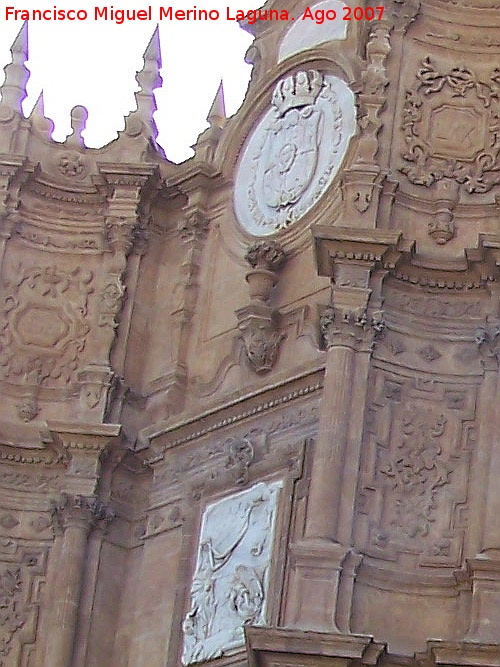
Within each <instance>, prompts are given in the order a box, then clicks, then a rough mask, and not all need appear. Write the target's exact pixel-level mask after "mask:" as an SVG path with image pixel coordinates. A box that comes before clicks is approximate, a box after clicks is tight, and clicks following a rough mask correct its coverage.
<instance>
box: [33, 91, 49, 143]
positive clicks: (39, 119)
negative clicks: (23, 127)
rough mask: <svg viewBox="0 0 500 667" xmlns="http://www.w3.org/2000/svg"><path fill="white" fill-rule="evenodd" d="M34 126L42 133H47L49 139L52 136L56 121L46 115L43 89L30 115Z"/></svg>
mask: <svg viewBox="0 0 500 667" xmlns="http://www.w3.org/2000/svg"><path fill="white" fill-rule="evenodd" d="M29 118H30V120H31V124H32V126H33V127H34V128H35V129H36V130H38V131H39V132H40V134H42V135H45V137H46V138H47V139H50V138H51V137H52V132H53V131H54V123H53V121H52V120H51V119H50V118H47V117H46V116H45V104H44V98H43V90H42V91H41V93H40V95H39V96H38V99H37V101H36V103H35V106H34V107H33V109H32V111H31V113H30V116H29Z"/></svg>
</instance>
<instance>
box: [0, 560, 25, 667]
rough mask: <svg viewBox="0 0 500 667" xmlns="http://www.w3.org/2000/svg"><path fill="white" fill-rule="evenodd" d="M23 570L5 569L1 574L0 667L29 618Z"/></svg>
mask: <svg viewBox="0 0 500 667" xmlns="http://www.w3.org/2000/svg"><path fill="white" fill-rule="evenodd" d="M23 598H24V595H23V581H22V576H21V570H20V568H18V569H5V570H3V572H0V667H3V666H4V665H6V662H5V659H6V656H7V655H8V654H9V652H10V650H11V648H12V639H13V637H14V635H15V634H16V632H17V631H18V630H19V629H20V628H22V627H23V625H24V624H25V623H26V621H27V618H28V609H27V607H26V604H25V602H24V599H23Z"/></svg>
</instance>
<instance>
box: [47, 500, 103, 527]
mask: <svg viewBox="0 0 500 667" xmlns="http://www.w3.org/2000/svg"><path fill="white" fill-rule="evenodd" d="M52 513H53V520H54V526H55V528H56V532H58V533H59V534H62V533H64V532H65V531H66V529H67V528H80V529H82V530H84V531H86V532H89V531H90V530H91V528H92V527H93V526H95V525H96V524H102V525H104V526H106V525H108V524H109V523H110V522H111V521H112V520H113V518H114V517H115V514H114V512H113V510H112V509H111V508H110V507H109V506H108V505H106V504H105V503H103V502H102V500H101V499H100V498H98V497H97V496H82V495H73V494H68V493H63V494H62V495H61V497H60V498H59V499H58V500H56V501H54V502H53V506H52Z"/></svg>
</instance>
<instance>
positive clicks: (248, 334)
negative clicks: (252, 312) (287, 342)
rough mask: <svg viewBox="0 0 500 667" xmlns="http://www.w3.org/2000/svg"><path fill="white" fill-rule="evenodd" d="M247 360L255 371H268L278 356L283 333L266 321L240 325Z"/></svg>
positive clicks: (283, 336)
mask: <svg viewBox="0 0 500 667" xmlns="http://www.w3.org/2000/svg"><path fill="white" fill-rule="evenodd" d="M241 337H242V340H243V343H244V345H245V351H246V355H247V359H248V362H249V364H250V367H251V368H252V370H254V371H255V372H256V373H268V372H269V371H270V370H272V368H273V366H274V364H275V363H276V360H277V358H278V354H279V349H280V345H281V342H282V340H283V339H284V338H285V335H284V334H282V333H280V332H279V331H276V329H275V328H274V327H273V325H272V324H271V325H268V324H267V323H266V322H255V323H254V324H251V325H250V326H246V327H244V328H243V327H242V334H241Z"/></svg>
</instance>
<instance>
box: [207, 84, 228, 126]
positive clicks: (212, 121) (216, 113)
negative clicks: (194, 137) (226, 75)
mask: <svg viewBox="0 0 500 667" xmlns="http://www.w3.org/2000/svg"><path fill="white" fill-rule="evenodd" d="M226 120H227V116H226V105H225V102H224V84H223V82H222V79H221V81H220V83H219V87H218V88H217V93H216V94H215V97H214V101H213V102H212V106H211V107H210V111H209V112H208V116H207V121H208V123H209V125H210V127H218V128H220V129H222V128H223V127H224V125H225V124H226Z"/></svg>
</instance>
